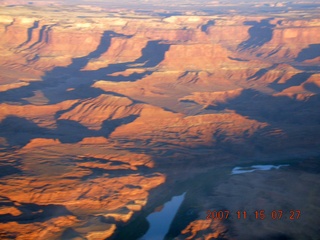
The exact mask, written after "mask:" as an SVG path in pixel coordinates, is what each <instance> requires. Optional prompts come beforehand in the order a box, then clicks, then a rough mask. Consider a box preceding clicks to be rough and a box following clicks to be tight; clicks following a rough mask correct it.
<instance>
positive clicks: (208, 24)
mask: <svg viewBox="0 0 320 240" xmlns="http://www.w3.org/2000/svg"><path fill="white" fill-rule="evenodd" d="M215 24H216V22H215V21H214V20H209V21H208V22H207V23H206V24H204V25H202V26H201V31H202V32H205V33H207V31H208V29H209V28H210V27H211V26H214V25H215Z"/></svg>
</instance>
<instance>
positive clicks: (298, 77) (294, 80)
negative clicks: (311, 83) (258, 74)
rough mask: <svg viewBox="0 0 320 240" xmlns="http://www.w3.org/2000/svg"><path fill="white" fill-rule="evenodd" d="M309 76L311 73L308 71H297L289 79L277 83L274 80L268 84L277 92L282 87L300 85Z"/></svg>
mask: <svg viewBox="0 0 320 240" xmlns="http://www.w3.org/2000/svg"><path fill="white" fill-rule="evenodd" d="M311 76H312V73H308V72H302V73H297V74H295V75H293V76H292V77H291V78H290V79H288V80H287V81H286V82H285V83H278V81H275V82H273V83H271V84H269V87H270V88H272V89H274V90H276V91H278V92H281V91H283V90H284V89H287V88H290V87H293V86H299V85H301V84H302V83H304V82H305V81H307V80H308V78H310V77H311Z"/></svg>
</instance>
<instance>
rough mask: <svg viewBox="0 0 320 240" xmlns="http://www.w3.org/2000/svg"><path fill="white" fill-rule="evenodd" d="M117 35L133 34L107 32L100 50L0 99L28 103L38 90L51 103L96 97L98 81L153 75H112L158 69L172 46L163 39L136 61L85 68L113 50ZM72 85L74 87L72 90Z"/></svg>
mask: <svg viewBox="0 0 320 240" xmlns="http://www.w3.org/2000/svg"><path fill="white" fill-rule="evenodd" d="M114 37H120V38H130V37H131V36H126V35H123V34H117V33H115V32H112V31H105V32H104V33H103V34H102V36H101V39H100V43H99V45H98V47H97V49H96V50H94V51H93V52H91V53H89V54H88V55H86V56H84V57H80V58H73V59H72V62H71V64H70V65H68V66H66V67H56V68H54V69H53V70H52V71H50V72H47V73H46V74H45V76H43V78H42V81H41V82H31V83H30V84H29V85H28V86H25V87H21V88H17V89H11V90H8V91H6V92H4V93H3V94H1V96H0V102H6V101H11V102H19V103H21V104H28V101H27V100H25V98H28V97H32V96H34V92H35V91H37V90H41V91H42V92H43V94H44V96H45V97H46V98H48V99H49V104H55V103H58V102H61V101H65V100H71V99H79V98H80V99H85V98H89V97H90V98H94V97H97V96H99V95H100V94H102V93H104V91H103V90H101V89H96V88H93V87H91V86H92V84H93V83H94V82H95V81H96V80H108V81H114V82H122V81H130V82H133V81H137V80H139V79H141V78H144V77H146V76H148V75H150V74H152V71H150V70H146V71H144V72H142V73H137V72H133V73H132V74H130V75H129V76H124V75H118V76H111V75H112V74H114V73H116V72H122V71H125V70H127V69H130V68H131V69H134V68H136V66H135V65H139V66H138V68H141V67H143V68H154V67H156V66H157V65H158V64H159V63H160V62H162V61H163V59H164V55H165V52H166V51H168V49H169V47H170V45H169V44H163V43H161V42H160V41H149V42H148V43H147V45H146V46H145V47H144V48H143V49H142V55H141V56H140V57H139V58H138V59H136V60H135V61H132V62H124V63H117V64H109V65H108V66H107V67H104V68H100V69H98V70H82V69H83V67H85V66H86V65H87V64H88V63H89V61H90V60H91V59H95V58H99V57H100V56H101V55H102V54H103V53H105V52H106V51H107V50H108V49H109V47H110V44H111V39H112V38H114ZM71 88H72V89H73V90H72V91H68V89H71Z"/></svg>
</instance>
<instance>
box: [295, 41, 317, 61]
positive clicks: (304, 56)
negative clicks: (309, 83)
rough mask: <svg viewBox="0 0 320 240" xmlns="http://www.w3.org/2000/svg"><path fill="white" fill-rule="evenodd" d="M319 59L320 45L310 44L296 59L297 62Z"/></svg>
mask: <svg viewBox="0 0 320 240" xmlns="http://www.w3.org/2000/svg"><path fill="white" fill-rule="evenodd" d="M316 57H320V44H310V45H309V47H308V48H304V49H302V50H301V52H300V53H299V54H298V56H297V57H296V59H295V60H296V61H297V62H303V61H305V60H309V59H314V58H316Z"/></svg>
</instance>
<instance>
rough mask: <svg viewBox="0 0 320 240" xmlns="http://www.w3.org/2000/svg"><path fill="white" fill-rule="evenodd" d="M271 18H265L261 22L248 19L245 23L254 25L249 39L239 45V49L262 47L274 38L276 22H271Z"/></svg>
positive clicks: (250, 30)
mask: <svg viewBox="0 0 320 240" xmlns="http://www.w3.org/2000/svg"><path fill="white" fill-rule="evenodd" d="M269 21H270V19H263V20H261V21H260V22H256V21H247V22H244V24H245V25H249V26H252V27H251V28H250V29H249V35H250V37H249V39H247V40H246V41H244V42H242V43H240V44H239V46H238V50H240V51H244V50H250V49H254V48H257V47H261V46H262V45H264V44H266V43H267V42H269V41H270V40H271V39H272V36H273V29H274V26H275V25H274V24H270V23H269Z"/></svg>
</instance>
